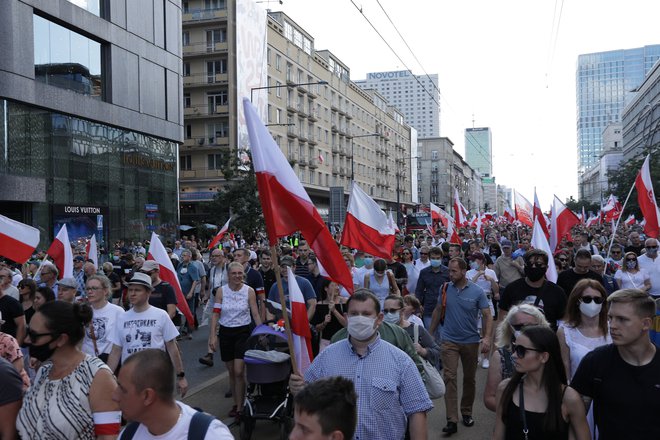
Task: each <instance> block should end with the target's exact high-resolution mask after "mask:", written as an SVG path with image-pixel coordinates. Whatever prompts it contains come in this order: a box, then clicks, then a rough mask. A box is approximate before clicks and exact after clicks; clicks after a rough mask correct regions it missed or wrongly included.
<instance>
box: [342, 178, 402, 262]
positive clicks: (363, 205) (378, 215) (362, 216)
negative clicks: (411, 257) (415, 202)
mask: <svg viewBox="0 0 660 440" xmlns="http://www.w3.org/2000/svg"><path fill="white" fill-rule="evenodd" d="M340 243H341V244H342V245H344V246H348V247H350V248H354V249H358V250H361V251H363V252H366V253H369V254H371V255H374V256H377V257H380V258H384V259H386V260H389V259H390V258H392V249H393V248H394V228H392V226H391V225H390V222H389V221H388V219H387V216H386V215H385V213H384V212H383V211H382V210H381V209H380V206H378V203H376V202H375V201H374V200H373V199H372V198H371V197H369V195H368V194H367V193H365V192H364V191H362V189H361V188H360V186H359V185H358V184H357V183H356V182H353V189H352V191H351V197H350V198H349V199H348V208H347V209H346V220H345V221H344V230H343V232H342V234H341V241H340Z"/></svg>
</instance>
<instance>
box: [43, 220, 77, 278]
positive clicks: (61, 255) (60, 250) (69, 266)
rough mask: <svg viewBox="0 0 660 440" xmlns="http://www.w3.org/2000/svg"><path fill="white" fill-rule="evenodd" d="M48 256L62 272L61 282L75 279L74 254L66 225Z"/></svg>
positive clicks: (50, 248)
mask: <svg viewBox="0 0 660 440" xmlns="http://www.w3.org/2000/svg"><path fill="white" fill-rule="evenodd" d="M46 254H48V256H50V257H51V258H52V259H53V262H54V263H55V267H57V270H59V271H60V274H59V276H58V277H57V278H58V279H59V280H61V279H62V278H73V252H72V251H71V243H70V242H69V233H68V232H67V230H66V224H64V225H62V227H61V228H60V232H58V233H57V237H55V240H53V243H52V244H51V245H50V247H49V248H48V250H47V251H46Z"/></svg>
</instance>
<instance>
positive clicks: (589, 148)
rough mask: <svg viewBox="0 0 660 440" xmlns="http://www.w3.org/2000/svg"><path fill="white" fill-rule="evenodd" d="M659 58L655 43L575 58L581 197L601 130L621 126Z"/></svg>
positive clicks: (598, 147)
mask: <svg viewBox="0 0 660 440" xmlns="http://www.w3.org/2000/svg"><path fill="white" fill-rule="evenodd" d="M658 58H660V45H658V44H656V45H651V46H644V47H638V48H634V49H620V50H612V51H608V52H597V53H591V54H584V55H580V56H578V63H577V71H576V104H577V120H576V125H577V172H578V180H579V181H580V185H579V193H580V194H579V196H580V198H582V187H583V185H582V179H583V177H582V175H583V174H584V173H585V172H586V171H587V170H588V169H589V168H590V167H591V166H593V165H594V164H596V163H597V162H598V159H599V157H600V154H601V153H602V150H603V130H604V129H605V127H606V126H607V125H609V124H612V123H621V112H622V111H623V109H624V107H625V106H626V105H627V104H628V103H629V102H630V101H631V100H632V99H633V97H634V96H635V93H636V91H637V88H638V87H639V86H640V85H641V84H642V82H643V81H644V77H645V75H646V74H647V73H648V72H649V70H650V69H651V67H653V64H655V62H656V61H657V60H658Z"/></svg>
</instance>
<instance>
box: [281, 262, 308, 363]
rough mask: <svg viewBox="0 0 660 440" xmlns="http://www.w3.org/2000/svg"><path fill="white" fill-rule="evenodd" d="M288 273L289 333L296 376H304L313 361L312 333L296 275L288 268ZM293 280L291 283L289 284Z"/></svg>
mask: <svg viewBox="0 0 660 440" xmlns="http://www.w3.org/2000/svg"><path fill="white" fill-rule="evenodd" d="M287 271H288V272H289V278H288V279H289V283H288V284H289V301H290V303H291V305H290V307H291V333H292V336H293V349H294V351H295V354H296V363H297V366H298V374H300V375H301V376H304V375H305V372H306V371H307V369H308V368H309V366H310V365H311V363H312V361H313V360H314V354H313V352H312V332H311V330H310V329H309V320H308V318H307V307H306V306H305V298H304V297H303V294H302V292H301V291H300V286H298V283H297V282H296V281H295V279H296V275H295V274H294V273H293V271H292V270H291V268H290V267H287ZM291 280H293V282H291Z"/></svg>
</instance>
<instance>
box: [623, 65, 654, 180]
mask: <svg viewBox="0 0 660 440" xmlns="http://www.w3.org/2000/svg"><path fill="white" fill-rule="evenodd" d="M658 96H660V61H659V62H656V63H655V66H653V68H652V69H651V71H650V72H648V74H647V76H646V79H645V80H644V82H643V83H642V84H641V85H640V86H639V87H638V88H637V94H636V95H635V97H634V99H632V100H631V102H630V103H629V104H628V105H627V106H626V108H625V109H624V110H623V112H622V116H621V119H622V124H623V129H622V132H623V133H622V136H623V142H622V144H623V148H622V149H621V150H622V152H623V158H622V160H623V162H624V163H625V162H628V161H630V160H632V159H639V158H642V157H644V156H646V155H647V154H657V152H658V149H659V148H660V99H658ZM656 188H657V187H656ZM656 191H657V190H656Z"/></svg>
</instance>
